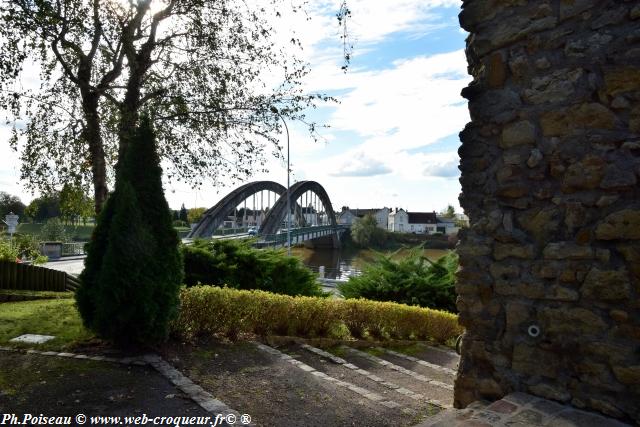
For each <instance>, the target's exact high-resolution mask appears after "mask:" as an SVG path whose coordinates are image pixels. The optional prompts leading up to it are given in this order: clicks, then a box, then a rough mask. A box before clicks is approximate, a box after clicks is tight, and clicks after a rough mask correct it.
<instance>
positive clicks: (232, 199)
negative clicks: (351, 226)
mask: <svg viewBox="0 0 640 427" xmlns="http://www.w3.org/2000/svg"><path fill="white" fill-rule="evenodd" d="M287 206H290V208H291V224H290V236H291V243H292V244H297V243H305V244H306V245H318V246H331V247H338V246H339V245H340V236H341V234H342V233H343V232H344V231H345V229H346V228H347V227H345V226H340V225H338V223H337V220H336V215H335V212H334V210H333V207H332V205H331V200H330V198H329V195H328V194H327V192H326V190H325V189H324V188H323V187H322V185H320V184H319V183H318V182H315V181H300V182H297V183H295V184H294V185H292V186H291V187H290V188H289V204H287V189H286V187H284V186H282V185H280V184H278V183H277V182H273V181H255V182H250V183H247V184H244V185H242V186H240V187H238V188H236V189H235V190H233V191H231V192H230V193H229V194H227V195H226V196H225V197H223V198H222V199H221V200H220V201H219V202H218V203H217V204H216V205H215V206H213V207H211V208H210V209H208V210H207V211H206V212H205V213H204V215H203V217H202V219H201V220H200V222H198V224H196V226H195V227H194V228H193V230H192V231H191V232H190V233H189V234H188V235H187V238H188V239H193V238H241V237H246V236H247V235H248V233H247V231H248V230H249V229H250V228H254V229H255V230H256V231H257V232H256V237H257V239H258V240H257V242H256V246H258V247H265V246H285V245H286V244H287V219H288V215H287ZM230 230H231V231H232V232H231V233H229V231H230Z"/></svg>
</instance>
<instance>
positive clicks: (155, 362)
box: [0, 346, 254, 426]
mask: <svg viewBox="0 0 640 427" xmlns="http://www.w3.org/2000/svg"><path fill="white" fill-rule="evenodd" d="M0 351H9V352H15V353H26V354H37V355H40V356H53V357H65V358H68V359H82V360H94V361H97V362H109V363H120V364H122V365H130V366H131V365H136V366H151V367H152V368H154V369H155V370H156V371H157V372H158V373H159V374H160V375H162V376H163V377H165V378H166V379H167V380H169V382H171V383H172V384H173V385H174V386H175V387H176V388H178V389H179V390H180V391H182V392H183V393H184V394H186V395H187V396H188V397H189V398H190V399H191V400H193V401H194V402H195V403H197V404H198V405H199V406H200V407H201V408H203V409H204V410H205V411H208V412H210V413H212V414H215V415H217V414H222V415H224V416H225V417H226V416H227V415H229V414H233V415H235V416H236V417H237V418H238V419H239V417H240V413H239V412H237V411H235V410H233V409H231V408H229V406H227V405H226V404H225V403H223V402H222V401H220V400H218V399H215V398H214V397H213V396H212V395H211V394H210V393H208V392H206V391H205V390H204V389H203V388H202V387H200V386H199V385H197V384H195V383H194V382H193V381H191V380H190V379H189V378H188V377H186V376H185V375H184V374H182V373H181V372H180V371H178V370H177V369H175V368H174V367H173V366H171V365H170V364H169V363H168V362H167V361H165V360H164V359H163V358H162V357H160V356H159V355H157V354H145V355H144V356H141V357H119V358H117V357H107V356H88V355H86V354H76V353H64V352H56V351H42V350H33V349H29V350H24V349H18V348H11V347H2V346H0ZM244 425H248V426H253V425H254V424H244Z"/></svg>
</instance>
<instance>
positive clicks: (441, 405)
mask: <svg viewBox="0 0 640 427" xmlns="http://www.w3.org/2000/svg"><path fill="white" fill-rule="evenodd" d="M301 346H302V348H304V349H305V350H308V351H310V352H312V353H315V354H317V355H319V356H322V357H324V358H325V359H329V360H331V361H332V362H334V363H337V364H340V365H343V366H344V367H345V368H347V369H351V370H353V371H354V372H356V373H358V374H360V375H362V376H364V377H367V378H368V379H370V380H371V381H375V382H377V383H378V384H380V385H382V386H384V387H387V388H389V389H391V390H394V391H395V392H397V393H400V394H402V395H404V396H407V397H410V398H411V399H413V400H420V401H423V402H427V403H428V404H430V405H433V406H437V407H439V408H443V409H446V408H451V407H452V406H451V405H447V404H446V403H442V402H440V401H439V400H435V399H430V398H428V397H427V396H425V395H423V394H421V393H416V392H414V391H411V390H409V389H406V388H404V387H400V386H399V385H397V384H394V383H392V382H390V381H385V380H383V379H382V378H380V377H378V376H376V375H374V374H372V373H371V372H369V371H367V370H365V369H360V368H358V367H357V366H356V365H354V364H352V363H349V362H347V361H346V360H345V359H343V358H341V357H338V356H336V355H333V354H331V353H329V352H326V351H324V350H321V349H319V348H316V347H312V346H310V345H308V344H302V345H301Z"/></svg>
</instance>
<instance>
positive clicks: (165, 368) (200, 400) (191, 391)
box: [144, 354, 255, 426]
mask: <svg viewBox="0 0 640 427" xmlns="http://www.w3.org/2000/svg"><path fill="white" fill-rule="evenodd" d="M144 361H145V362H146V363H147V364H148V365H149V366H152V367H153V368H154V369H155V370H156V371H158V372H159V373H160V374H161V375H162V376H163V377H165V378H166V379H167V380H169V382H171V383H172V384H173V385H175V386H176V387H177V388H178V389H179V390H180V391H182V392H183V393H184V394H186V395H187V396H189V398H190V399H191V400H193V401H194V402H196V403H197V404H198V405H200V407H202V408H203V409H204V410H206V411H208V412H210V413H212V414H222V415H224V416H225V417H226V416H227V415H229V414H233V415H235V416H236V418H237V419H240V413H239V412H238V411H236V410H234V409H231V408H230V407H229V406H228V405H226V404H225V403H224V402H222V401H220V400H218V399H216V398H214V397H213V396H212V395H211V394H210V393H209V392H207V391H205V390H204V389H203V388H202V387H200V386H199V385H198V384H196V383H194V382H193V381H191V379H189V378H188V377H187V376H186V375H184V374H183V373H182V372H180V371H178V370H177V369H176V368H174V367H173V366H172V365H171V364H170V363H169V362H167V361H166V360H164V359H163V358H162V357H160V356H159V355H157V354H147V355H145V356H144ZM243 425H248V426H254V425H255V424H243Z"/></svg>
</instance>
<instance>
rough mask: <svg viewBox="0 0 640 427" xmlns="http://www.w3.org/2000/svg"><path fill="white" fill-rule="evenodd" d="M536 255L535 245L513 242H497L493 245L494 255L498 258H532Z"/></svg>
mask: <svg viewBox="0 0 640 427" xmlns="http://www.w3.org/2000/svg"><path fill="white" fill-rule="evenodd" d="M534 255H535V249H534V247H533V245H516V244H512V243H496V244H495V245H494V246H493V257H494V258H495V259H497V260H503V259H505V258H509V257H513V258H520V259H532V258H533V257H534Z"/></svg>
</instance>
